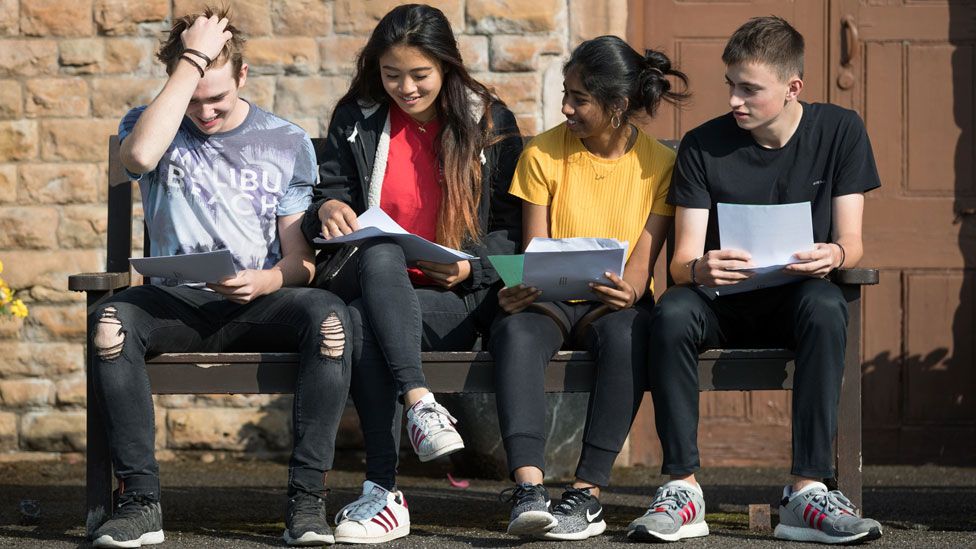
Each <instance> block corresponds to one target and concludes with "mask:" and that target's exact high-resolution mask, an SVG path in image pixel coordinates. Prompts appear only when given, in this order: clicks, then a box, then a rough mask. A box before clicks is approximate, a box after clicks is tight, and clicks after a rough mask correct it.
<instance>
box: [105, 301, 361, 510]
mask: <svg viewBox="0 0 976 549" xmlns="http://www.w3.org/2000/svg"><path fill="white" fill-rule="evenodd" d="M336 320H338V322H339V323H338V324H337V323H336ZM88 321H89V326H90V327H91V329H90V330H89V333H92V334H95V335H94V337H93V341H91V342H89V344H90V345H91V347H90V349H91V354H92V374H93V377H94V382H95V394H96V398H97V405H98V406H99V409H100V410H101V412H102V414H103V415H104V417H105V425H106V428H107V434H108V440H109V445H110V451H111V456H112V464H113V466H114V467H115V474H116V476H118V478H119V480H120V483H122V485H124V487H125V491H126V492H134V493H151V494H154V495H155V496H156V497H158V495H159V464H158V463H157V462H156V457H155V451H154V450H155V446H154V442H155V421H154V419H153V417H154V416H153V402H152V394H151V392H150V389H149V377H148V375H147V373H146V367H145V366H146V362H145V357H146V355H151V354H158V353H162V352H221V351H237V352H256V351H264V352H268V351H277V352H296V351H297V352H298V353H299V354H300V363H299V372H298V379H297V380H296V385H295V401H294V407H293V410H292V420H293V432H294V449H293V451H292V455H291V460H290V461H289V465H288V491H289V494H294V493H295V492H297V491H305V492H309V493H312V494H324V493H325V485H324V475H325V472H326V471H328V470H329V469H331V468H332V461H333V454H334V450H335V438H336V432H337V430H338V427H339V419H340V417H341V416H342V410H343V409H344V408H345V404H346V397H347V395H348V390H349V378H350V370H351V368H350V364H351V362H352V345H350V344H348V342H350V341H351V340H352V338H351V337H350V336H351V333H352V330H351V321H350V318H349V314H348V312H347V309H346V307H345V305H343V303H342V302H341V301H340V300H339V299H338V298H337V297H336V296H335V295H333V294H331V293H329V292H326V291H323V290H317V289H311V288H283V289H281V290H278V291H277V292H274V293H272V294H269V295H265V296H262V297H259V298H257V299H255V300H254V301H253V302H251V303H249V304H245V305H239V304H236V303H232V302H230V301H228V300H226V299H224V298H223V297H222V296H220V295H219V294H216V293H214V292H209V291H205V290H200V289H195V288H189V287H186V286H179V287H163V286H149V285H143V286H136V287H132V288H129V289H127V290H125V291H123V292H121V293H119V294H118V295H116V296H114V297H112V298H111V299H110V300H109V301H108V302H106V303H104V304H102V305H100V306H99V307H98V309H97V310H96V312H95V313H94V314H93V315H92V316H91V317H89V319H88ZM106 321H108V322H109V324H107V325H106V324H105V323H106ZM113 322H114V323H113ZM100 330H101V331H100ZM116 330H118V334H116V333H115V331H116ZM120 337H121V348H118V347H117V346H116V347H110V346H108V345H107V343H117V342H118V339H119V338H120ZM93 404H94V403H93Z"/></svg>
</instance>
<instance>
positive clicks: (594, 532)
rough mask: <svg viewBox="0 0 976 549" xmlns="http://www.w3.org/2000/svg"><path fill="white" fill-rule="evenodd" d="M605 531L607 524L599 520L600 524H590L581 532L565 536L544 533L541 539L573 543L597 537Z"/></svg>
mask: <svg viewBox="0 0 976 549" xmlns="http://www.w3.org/2000/svg"><path fill="white" fill-rule="evenodd" d="M606 529H607V522H606V521H604V520H601V521H600V522H592V523H590V525H589V526H587V527H586V530H583V531H582V532H569V533H566V534H557V533H554V532H546V533H545V534H543V535H542V539H555V540H563V541H573V540H581V539H587V538H592V537H593V536H599V535H600V534H602V533H603V532H604V531H605V530H606Z"/></svg>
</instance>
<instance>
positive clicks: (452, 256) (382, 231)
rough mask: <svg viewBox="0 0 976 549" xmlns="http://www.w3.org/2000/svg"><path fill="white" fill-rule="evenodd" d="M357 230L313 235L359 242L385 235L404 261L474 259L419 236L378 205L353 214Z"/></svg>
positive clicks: (322, 241) (332, 241)
mask: <svg viewBox="0 0 976 549" xmlns="http://www.w3.org/2000/svg"><path fill="white" fill-rule="evenodd" d="M357 221H359V230H358V231H353V232H351V233H349V234H347V235H343V236H337V237H334V238H330V239H328V240H326V239H324V238H316V239H315V240H314V241H313V242H314V243H315V244H319V245H323V244H359V243H360V242H363V241H364V240H369V239H371V238H389V239H391V240H393V241H394V242H396V243H397V244H398V245H399V246H400V247H401V248H403V255H404V256H405V257H406V259H407V262H409V263H413V262H416V261H432V262H434V263H457V262H458V261H461V260H464V259H474V258H475V256H473V255H470V254H467V253H464V252H462V251H460V250H455V249H453V248H448V247H447V246H441V245H440V244H437V243H436V242H431V241H429V240H427V239H425V238H423V237H420V236H417V235H415V234H411V233H409V232H407V231H406V229H404V228H403V227H401V226H400V225H399V224H398V223H397V222H396V221H394V220H393V219H392V218H391V217H390V216H389V215H387V213H386V212H384V211H383V210H381V209H380V208H379V207H378V206H373V207H372V208H370V209H368V210H366V211H365V212H363V214H362V215H360V216H359V217H358V218H357Z"/></svg>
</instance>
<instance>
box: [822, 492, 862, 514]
mask: <svg viewBox="0 0 976 549" xmlns="http://www.w3.org/2000/svg"><path fill="white" fill-rule="evenodd" d="M811 499H812V500H813V503H814V504H816V505H817V506H818V507H820V508H821V509H823V511H824V513H826V514H828V515H831V516H837V515H840V514H841V513H848V514H851V515H855V516H856V515H857V507H855V506H854V504H853V503H851V500H849V499H847V498H846V497H845V496H844V494H842V493H841V492H840V490H833V491H830V492H820V493H818V494H814V496H813V497H812V498H811Z"/></svg>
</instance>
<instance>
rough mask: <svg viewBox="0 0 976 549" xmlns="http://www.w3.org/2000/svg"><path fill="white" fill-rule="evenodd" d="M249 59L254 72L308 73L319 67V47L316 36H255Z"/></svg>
mask: <svg viewBox="0 0 976 549" xmlns="http://www.w3.org/2000/svg"><path fill="white" fill-rule="evenodd" d="M247 59H248V64H249V65H250V67H251V69H250V70H251V72H253V73H254V74H289V75H293V74H298V75H306V74H312V73H314V72H316V71H317V70H318V68H319V48H318V45H317V44H316V43H315V39H314V38H281V37H276V38H255V39H253V40H251V41H249V42H248V44H247Z"/></svg>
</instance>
